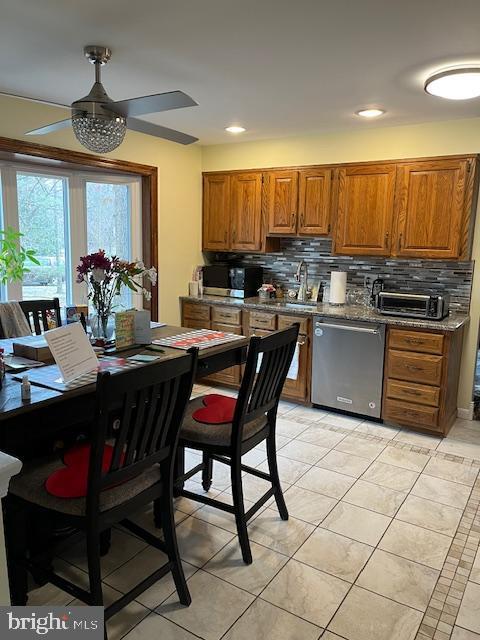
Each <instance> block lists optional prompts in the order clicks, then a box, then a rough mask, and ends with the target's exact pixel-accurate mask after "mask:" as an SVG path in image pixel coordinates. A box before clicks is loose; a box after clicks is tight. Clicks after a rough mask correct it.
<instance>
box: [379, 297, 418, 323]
mask: <svg viewBox="0 0 480 640" xmlns="http://www.w3.org/2000/svg"><path fill="white" fill-rule="evenodd" d="M377 305H378V310H379V311H380V313H383V314H384V315H392V316H407V317H412V318H425V317H427V312H428V298H426V297H425V298H423V297H420V296H408V295H405V296H385V295H384V296H379V297H378V299H377Z"/></svg>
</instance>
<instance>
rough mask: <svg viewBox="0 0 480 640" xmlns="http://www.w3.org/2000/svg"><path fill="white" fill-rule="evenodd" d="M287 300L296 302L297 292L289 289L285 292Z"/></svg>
mask: <svg viewBox="0 0 480 640" xmlns="http://www.w3.org/2000/svg"><path fill="white" fill-rule="evenodd" d="M287 298H289V299H290V300H296V299H297V290H296V289H289V290H288V291H287Z"/></svg>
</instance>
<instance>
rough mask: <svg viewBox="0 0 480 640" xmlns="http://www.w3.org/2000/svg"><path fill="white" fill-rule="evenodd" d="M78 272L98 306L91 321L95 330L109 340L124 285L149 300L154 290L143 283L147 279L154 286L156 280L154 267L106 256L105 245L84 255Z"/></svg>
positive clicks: (91, 298) (105, 339)
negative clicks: (118, 299) (118, 297)
mask: <svg viewBox="0 0 480 640" xmlns="http://www.w3.org/2000/svg"><path fill="white" fill-rule="evenodd" d="M77 272H78V276H77V282H79V283H80V282H86V283H87V284H88V298H89V300H91V302H92V306H93V308H94V309H95V315H94V316H93V318H92V319H91V321H90V326H91V328H92V334H93V336H94V337H95V338H97V339H101V340H104V341H107V342H108V341H109V340H111V339H112V337H113V330H114V320H113V311H114V308H115V299H116V296H119V295H120V294H121V292H122V288H123V287H127V288H128V289H130V290H131V291H134V292H141V293H143V295H144V297H145V299H146V300H150V299H151V297H152V294H151V293H150V291H149V290H148V289H146V288H145V287H144V283H145V281H148V282H150V283H151V285H152V286H155V284H156V283H157V271H156V269H155V267H151V268H150V269H147V268H146V267H145V265H144V264H143V262H141V261H136V262H127V261H126V260H121V259H120V258H118V257H117V256H106V255H105V251H104V250H103V249H99V250H98V251H97V252H96V253H89V254H88V255H87V256H83V257H81V258H80V264H79V265H78V266H77Z"/></svg>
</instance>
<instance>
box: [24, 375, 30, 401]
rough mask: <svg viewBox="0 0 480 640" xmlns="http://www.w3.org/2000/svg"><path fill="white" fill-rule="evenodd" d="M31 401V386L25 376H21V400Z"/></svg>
mask: <svg viewBox="0 0 480 640" xmlns="http://www.w3.org/2000/svg"><path fill="white" fill-rule="evenodd" d="M31 399H32V386H31V384H30V380H29V379H28V376H27V375H24V376H22V400H31Z"/></svg>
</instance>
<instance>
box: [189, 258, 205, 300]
mask: <svg viewBox="0 0 480 640" xmlns="http://www.w3.org/2000/svg"><path fill="white" fill-rule="evenodd" d="M202 294H203V267H202V265H198V266H197V267H195V269H194V270H193V272H192V279H191V280H190V282H189V283H188V295H189V296H193V297H195V298H197V297H198V296H201V295H202Z"/></svg>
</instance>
